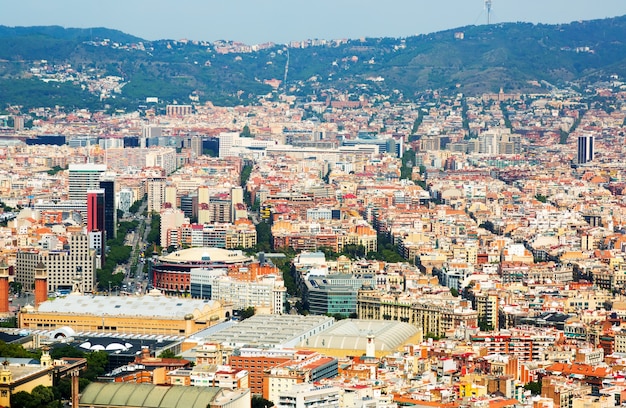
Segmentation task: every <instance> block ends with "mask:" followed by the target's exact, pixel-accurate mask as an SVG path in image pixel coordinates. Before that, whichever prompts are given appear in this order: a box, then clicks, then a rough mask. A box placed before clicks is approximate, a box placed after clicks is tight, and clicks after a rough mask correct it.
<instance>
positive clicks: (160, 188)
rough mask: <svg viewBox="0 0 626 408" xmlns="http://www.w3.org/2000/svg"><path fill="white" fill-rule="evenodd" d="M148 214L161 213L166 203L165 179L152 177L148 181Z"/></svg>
mask: <svg viewBox="0 0 626 408" xmlns="http://www.w3.org/2000/svg"><path fill="white" fill-rule="evenodd" d="M146 186H147V191H148V212H153V211H154V212H160V211H161V207H162V206H163V203H164V202H165V177H150V178H148V179H147V180H146Z"/></svg>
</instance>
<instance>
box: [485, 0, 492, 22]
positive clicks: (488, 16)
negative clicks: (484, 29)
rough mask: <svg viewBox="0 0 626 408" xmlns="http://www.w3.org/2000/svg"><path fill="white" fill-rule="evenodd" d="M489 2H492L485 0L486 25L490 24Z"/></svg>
mask: <svg viewBox="0 0 626 408" xmlns="http://www.w3.org/2000/svg"><path fill="white" fill-rule="evenodd" d="M491 2H492V0H485V8H486V9H487V25H489V24H491Z"/></svg>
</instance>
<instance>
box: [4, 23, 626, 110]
mask: <svg viewBox="0 0 626 408" xmlns="http://www.w3.org/2000/svg"><path fill="white" fill-rule="evenodd" d="M624 38H626V16H624V17H616V18H611V19H603V20H593V21H582V22H575V23H571V24H559V25H541V24H540V25H536V24H530V23H506V24H492V25H482V26H467V27H461V28H458V29H454V30H447V31H441V32H437V33H432V34H427V35H419V36H413V37H407V38H367V39H364V40H350V41H341V42H333V41H329V42H328V43H327V44H325V45H316V46H308V47H305V48H287V47H286V46H285V45H275V46H273V47H269V48H264V49H260V50H250V49H244V48H241V47H240V48H237V46H236V44H232V43H224V42H221V43H219V44H216V43H210V42H205V41H174V40H160V41H145V40H142V39H140V38H137V37H134V36H131V35H128V34H124V33H122V32H119V31H115V30H109V29H106V28H93V29H65V28H62V27H56V26H53V27H14V28H12V27H3V26H0V106H6V105H7V104H20V105H23V106H28V101H24V100H23V99H24V98H22V99H19V98H20V97H19V96H20V95H22V94H23V90H24V89H29V90H30V92H31V95H33V96H34V98H33V101H37V103H43V102H42V101H45V100H46V98H47V95H52V96H54V97H52V98H50V104H51V105H59V100H62V101H64V106H74V105H75V106H78V105H80V104H83V103H87V104H89V105H90V106H91V107H96V106H97V105H104V104H107V105H113V106H117V107H128V108H133V106H137V104H140V103H142V101H145V98H146V97H158V98H159V99H160V100H162V101H164V102H166V103H171V102H173V101H176V102H178V103H187V102H189V100H190V96H192V98H193V99H197V100H198V101H199V102H201V103H202V102H205V101H212V102H214V103H216V104H225V105H232V104H237V103H249V102H253V101H255V100H256V98H257V97H258V96H259V95H266V94H269V93H271V92H272V88H271V87H270V86H269V85H267V84H266V83H265V81H266V80H272V79H278V80H283V78H284V77H285V73H286V74H287V75H286V77H287V83H286V84H282V85H281V92H282V91H286V92H288V93H291V94H294V95H297V96H306V95H315V94H317V95H318V96H319V97H321V96H322V94H323V93H324V92H325V91H326V90H328V89H337V90H340V91H349V92H352V93H354V94H357V95H358V94H369V95H372V94H385V95H391V94H395V95H400V96H402V97H404V98H406V99H412V98H417V97H419V96H420V95H421V94H423V92H425V91H427V90H435V89H436V90H440V91H443V92H454V93H456V92H464V93H466V94H480V93H483V92H495V91H497V90H499V89H500V88H504V90H505V91H516V90H520V91H529V92H540V91H541V88H543V91H545V90H546V88H550V87H552V86H556V87H563V86H573V87H578V86H581V87H582V86H584V85H585V84H587V83H593V82H595V81H598V80H605V79H607V78H608V77H609V76H611V75H618V76H620V77H625V76H626V43H625V42H624V40H623V39H624ZM225 49H226V51H225ZM42 60H45V63H46V65H45V66H44V67H43V68H42V65H41V61H42ZM287 61H288V63H287ZM60 66H61V67H62V68H59V67H60ZM287 66H288V70H287V72H286V67H287ZM33 67H35V69H34V70H33ZM68 67H71V68H68ZM59 69H60V70H61V71H62V72H57V71H56V70H59ZM68 71H69V72H70V74H67V72H68ZM44 74H45V75H44ZM46 75H47V76H46ZM55 75H58V76H59V77H60V78H62V82H63V83H64V84H66V85H64V86H63V87H61V86H56V87H50V86H48V85H49V84H47V85H45V86H44V85H42V86H40V87H38V86H34V85H33V84H32V83H30V82H26V83H25V82H24V81H26V80H28V81H31V80H34V79H39V80H43V78H44V77H45V78H47V80H50V78H53V79H54V80H56V77H55ZM107 76H114V77H119V78H120V79H119V81H120V89H118V90H116V91H115V93H114V94H112V96H111V95H105V96H103V95H98V93H97V92H96V91H94V90H93V89H92V88H93V86H91V82H89V81H92V82H97V81H98V80H99V79H100V78H103V77H107ZM33 78H34V79H33ZM68 78H69V79H68ZM86 84H87V85H86ZM13 87H15V88H16V89H12V88H13ZM37 88H42V89H39V90H38V89H37ZM96 88H97V87H96ZM65 91H68V92H69V93H70V94H71V96H70V101H69V102H68V101H65V99H63V98H62V97H61V96H60V95H59V93H63V92H65ZM98 96H99V98H97V97H98ZM99 99H100V100H99ZM73 101H74V102H75V103H72V102H73Z"/></svg>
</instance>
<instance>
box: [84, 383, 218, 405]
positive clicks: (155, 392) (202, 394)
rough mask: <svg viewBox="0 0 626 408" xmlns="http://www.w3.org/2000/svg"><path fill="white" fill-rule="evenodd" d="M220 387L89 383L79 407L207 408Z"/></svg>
mask: <svg viewBox="0 0 626 408" xmlns="http://www.w3.org/2000/svg"><path fill="white" fill-rule="evenodd" d="M219 391H220V388H219V387H182V386H167V387H166V386H156V385H153V384H133V383H125V384H120V383H97V382H94V383H91V384H89V385H88V386H87V388H86V389H85V391H84V392H83V393H82V396H81V397H80V405H81V406H92V405H93V406H106V407H116V406H120V407H152V408H161V407H168V408H206V407H207V405H208V404H209V403H210V402H211V401H212V400H213V399H214V398H215V396H216V395H217V394H218V392H219Z"/></svg>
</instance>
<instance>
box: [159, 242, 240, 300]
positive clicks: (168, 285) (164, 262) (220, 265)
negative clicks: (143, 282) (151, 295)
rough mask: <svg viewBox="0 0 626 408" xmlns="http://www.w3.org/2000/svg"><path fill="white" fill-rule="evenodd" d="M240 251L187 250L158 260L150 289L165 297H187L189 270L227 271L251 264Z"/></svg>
mask: <svg viewBox="0 0 626 408" xmlns="http://www.w3.org/2000/svg"><path fill="white" fill-rule="evenodd" d="M251 261H252V258H250V257H249V256H246V255H244V254H243V252H241V251H231V250H227V249H222V248H208V247H200V248H189V249H183V250H180V251H176V252H172V253H171V254H168V255H164V256H160V257H159V258H157V261H156V262H155V263H154V264H153V265H152V286H154V287H155V288H156V289H159V290H160V291H161V292H163V293H165V294H168V295H180V294H184V293H190V290H191V270H192V269H195V268H202V269H229V268H230V267H233V266H237V265H244V264H247V263H250V262H251Z"/></svg>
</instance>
